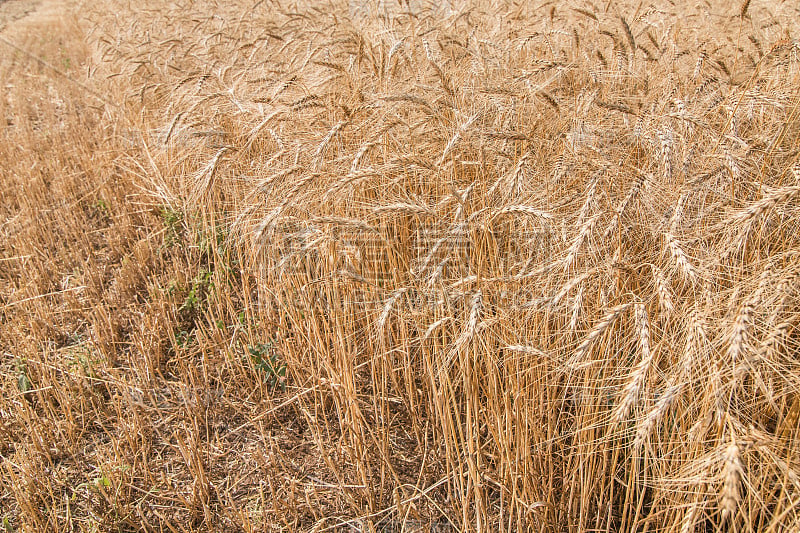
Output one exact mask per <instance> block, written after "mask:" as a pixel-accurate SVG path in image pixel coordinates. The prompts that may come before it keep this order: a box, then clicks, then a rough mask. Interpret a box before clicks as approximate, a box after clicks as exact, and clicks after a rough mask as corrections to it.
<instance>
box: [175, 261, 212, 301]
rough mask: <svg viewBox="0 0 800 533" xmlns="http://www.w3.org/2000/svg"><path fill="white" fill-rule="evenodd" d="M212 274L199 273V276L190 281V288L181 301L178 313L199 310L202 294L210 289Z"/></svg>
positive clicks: (205, 271)
mask: <svg viewBox="0 0 800 533" xmlns="http://www.w3.org/2000/svg"><path fill="white" fill-rule="evenodd" d="M211 276H212V273H211V272H209V271H207V270H202V271H200V274H198V275H197V276H195V277H194V278H193V279H192V286H191V288H190V289H189V294H187V295H186V298H185V299H184V300H183V304H182V305H181V306H180V307H179V308H178V311H194V310H195V309H199V308H200V305H201V304H202V300H203V294H204V293H205V291H206V290H207V289H208V288H209V287H211Z"/></svg>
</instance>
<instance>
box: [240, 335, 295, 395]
mask: <svg viewBox="0 0 800 533" xmlns="http://www.w3.org/2000/svg"><path fill="white" fill-rule="evenodd" d="M248 351H249V352H250V358H251V359H252V361H253V364H254V366H255V368H256V370H257V371H259V372H261V373H263V374H264V380H265V381H266V382H267V384H269V385H270V386H271V387H273V388H274V387H280V389H281V390H285V389H286V363H285V362H284V361H283V360H282V358H281V356H280V353H279V352H278V351H277V350H276V349H275V346H274V344H273V343H271V342H266V343H259V344H256V345H255V346H250V347H248Z"/></svg>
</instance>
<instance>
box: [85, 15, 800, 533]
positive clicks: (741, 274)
mask: <svg viewBox="0 0 800 533" xmlns="http://www.w3.org/2000/svg"><path fill="white" fill-rule="evenodd" d="M453 4H455V2H453ZM793 9H794V8H792V7H790V6H788V5H781V6H770V7H769V9H767V7H765V6H760V5H752V6H744V7H743V8H742V9H741V10H736V11H735V12H730V11H729V9H728V6H727V4H726V3H722V2H718V3H710V4H703V5H702V6H698V7H691V8H690V7H686V6H673V5H672V4H670V3H668V2H653V3H650V4H647V5H645V4H641V5H639V4H637V3H630V4H627V3H622V4H614V5H609V6H608V8H607V9H605V10H604V9H602V8H598V7H592V6H591V5H589V4H586V3H575V4H574V5H572V4H553V3H550V4H548V3H543V4H539V3H512V2H501V1H476V2H471V3H469V4H463V5H453V6H452V9H450V10H448V11H447V12H446V13H442V12H440V11H436V10H433V9H430V10H429V9H425V8H422V7H418V8H415V9H414V10H411V11H409V12H406V13H404V12H402V10H400V11H399V12H398V13H397V14H395V15H394V16H392V17H391V18H388V17H382V18H381V17H379V16H376V15H372V16H371V17H370V16H364V15H363V14H360V13H359V12H357V11H353V10H352V9H350V6H349V5H348V4H347V3H345V2H333V3H317V2H302V1H301V2H288V1H287V2H281V1H266V2H258V3H254V4H248V5H245V6H234V5H231V4H227V3H226V4H225V5H219V4H217V3H215V2H169V3H167V2H162V1H158V0H153V1H150V2H146V3H145V5H144V7H142V6H136V11H135V12H134V11H132V10H131V9H130V7H129V6H127V5H126V4H125V3H113V2H112V3H110V4H101V5H99V6H98V7H95V8H93V9H91V10H90V11H89V12H88V13H87V14H86V16H87V18H88V20H89V21H90V22H91V30H90V31H89V35H88V38H89V41H90V42H91V43H92V44H93V45H94V47H95V48H94V50H95V65H94V68H96V71H95V72H94V75H93V76H94V80H95V83H97V84H98V87H99V90H102V91H105V92H106V93H109V94H115V95H119V97H118V99H117V102H118V104H117V105H116V106H115V107H113V108H109V109H108V110H107V113H108V114H109V117H107V120H113V121H115V122H114V125H115V126H114V127H115V128H118V129H116V130H114V133H115V134H117V135H122V134H123V133H124V134H125V136H126V141H127V142H128V143H129V144H130V146H128V148H127V149H126V150H125V151H124V152H123V153H122V154H121V155H120V156H119V157H118V158H117V160H116V163H115V165H116V167H115V168H116V170H117V171H118V172H121V173H123V174H125V175H127V176H129V177H130V179H132V180H134V181H135V182H136V183H137V187H138V188H139V190H140V191H142V192H141V194H147V195H149V198H150V201H151V202H156V203H158V204H160V205H162V206H167V207H168V208H169V209H170V210H174V211H175V212H179V213H181V214H182V216H183V217H184V220H187V221H192V222H191V223H192V224H193V225H194V228H195V229H194V231H197V232H198V233H200V234H203V235H212V236H213V239H212V240H213V241H214V246H207V245H206V246H205V249H204V250H202V251H201V252H197V251H196V250H192V247H191V246H189V247H188V248H187V250H186V251H185V253H186V255H188V256H191V255H192V254H195V255H194V256H197V255H198V253H199V256H198V257H199V258H198V259H197V260H196V261H199V262H201V263H202V264H203V265H205V266H204V268H206V269H207V271H208V272H209V273H210V275H211V276H212V279H213V282H212V283H210V284H209V285H208V286H204V287H206V288H205V289H204V290H206V291H207V292H208V293H209V297H208V298H207V299H206V305H205V306H203V307H201V308H200V309H197V310H195V311H194V315H193V316H192V321H193V324H194V327H195V329H194V330H193V331H195V334H196V336H197V337H198V338H199V339H201V340H200V342H198V343H197V344H195V345H194V347H193V348H191V349H185V350H183V351H181V350H178V349H177V348H176V349H174V350H165V351H164V353H163V354H160V355H159V357H157V358H156V357H153V356H149V357H148V356H145V359H144V360H145V361H150V363H148V364H146V365H145V364H143V363H140V362H137V359H136V358H137V357H140V356H141V354H138V353H136V352H130V351H129V352H126V351H125V350H124V349H123V350H118V351H119V352H120V353H117V352H116V351H115V349H114V348H113V347H111V348H108V350H109V351H113V352H114V353H115V357H117V358H121V359H123V360H125V358H128V359H129V362H127V363H125V364H126V365H128V366H129V367H130V368H131V369H132V370H134V371H133V372H132V373H131V375H133V376H138V377H139V378H140V380H141V381H140V382H136V384H135V387H136V390H139V391H141V390H144V391H145V392H144V393H141V392H140V393H138V396H137V394H134V392H130V391H128V392H127V396H125V398H127V399H124V398H123V399H124V401H127V402H129V406H130V408H131V410H132V413H134V414H132V415H131V416H129V417H128V419H127V421H126V419H125V417H122V416H118V417H117V418H115V419H114V420H117V422H116V423H117V426H116V429H117V431H118V432H120V435H121V436H117V437H111V438H112V441H114V442H116V440H114V439H119V442H120V443H121V444H120V446H119V448H120V449H124V453H125V454H128V459H126V460H127V464H128V465H129V468H128V469H127V470H125V472H124V474H118V475H119V476H121V477H124V479H125V480H126V481H125V483H122V484H121V486H122V487H123V489H124V490H123V494H127V495H128V496H127V497H128V498H129V500H130V501H129V502H128V503H127V507H125V509H126V512H127V513H129V514H128V515H127V516H128V517H130V516H133V517H138V516H141V517H142V518H144V519H149V520H151V521H152V520H165V518H164V514H163V512H162V513H159V509H160V508H163V506H164V505H165V504H166V503H167V502H169V501H172V502H173V505H176V506H186V507H187V508H190V509H192V510H193V511H194V512H195V519H196V520H197V521H198V523H201V524H205V525H206V527H211V525H212V524H214V523H217V524H219V523H220V522H215V520H219V519H218V517H217V515H219V514H222V515H225V518H226V520H227V521H226V522H225V524H237V526H236V527H240V528H244V529H247V528H251V529H257V528H258V527H262V528H263V529H266V530H269V529H270V527H272V528H275V529H280V528H290V529H308V530H312V529H313V530H337V529H342V528H347V527H350V528H363V529H364V530H368V529H369V528H373V529H375V530H395V529H391V528H396V529H399V528H401V527H404V525H405V527H407V528H410V527H412V525H413V526H414V527H416V525H417V524H435V525H436V526H437V527H440V528H443V527H445V526H448V527H452V528H454V529H455V530H463V531H494V530H504V531H524V530H553V531H562V530H572V531H583V530H587V529H595V530H619V531H627V530H633V529H648V530H653V531H682V532H683V531H686V532H692V531H709V530H717V529H725V528H728V529H730V530H732V531H733V530H742V531H746V530H756V531H762V530H774V531H790V530H793V529H796V528H797V526H798V522H800V513H798V511H797V504H798V501H799V500H798V497H800V479H799V478H798V474H797V472H798V468H800V467H799V466H798V460H797V457H796V455H797V452H798V444H797V443H798V440H797V425H798V417H799V416H800V396H798V393H799V391H798V386H799V385H800V368H798V361H797V357H796V353H797V349H798V347H799V344H800V343H798V330H797V319H798V312H799V311H800V307H798V302H797V298H798V287H800V280H798V279H797V277H798V271H800V257H798V253H800V242H799V241H798V231H797V230H798V224H797V221H798V214H799V213H800V211H799V210H800V166H798V161H797V158H798V147H797V138H798V132H799V130H800V122H798V104H799V103H800V100H798V98H800V84H798V81H799V80H800V78H798V74H800V68H799V67H800V62H798V54H800V45H798V41H797V40H795V39H796V38H797V30H798V28H797V24H796V15H797V13H796V11H793ZM123 21H124V23H123ZM130 132H136V134H135V135H131V134H130ZM187 231H189V230H187ZM206 244H207V243H206ZM201 245H202V243H201ZM201 247H202V246H201ZM194 256H192V257H194ZM189 263H190V264H191V263H192V261H189ZM187 301H188V300H184V301H183V303H181V301H180V300H179V301H176V302H169V301H161V302H159V304H158V305H160V306H162V308H163V310H162V312H163V313H164V316H172V315H173V314H175V313H178V311H180V309H179V308H178V307H179V306H180V307H181V308H184V307H186V302H187ZM170 305H172V308H170V307H169V306H170ZM153 306H154V307H155V304H153ZM176 308H177V310H176ZM178 314H179V313H178ZM147 316H150V315H147ZM153 316H154V317H156V318H158V320H162V319H163V317H161V315H157V314H153ZM159 317H161V318H159ZM156 318H154V319H153V320H156ZM164 320H166V319H164ZM220 324H221V325H222V327H219V326H220ZM229 324H233V326H231V327H228V325H229ZM145 333H146V332H144V331H142V332H141V335H145ZM168 333H169V335H172V336H174V333H172V332H171V331H170V332H168ZM134 337H135V335H134ZM263 338H269V339H272V340H273V342H274V347H273V348H272V349H274V350H275V352H276V353H278V354H279V355H280V358H281V361H282V362H283V363H285V368H286V378H285V381H283V382H282V385H283V386H284V388H281V387H267V386H265V385H264V383H262V382H259V381H258V377H259V376H258V370H257V368H254V367H253V365H252V364H251V363H252V362H251V361H249V360H247V359H244V360H243V359H241V358H238V359H237V358H236V354H237V353H238V352H240V351H241V350H243V349H246V346H248V345H250V346H252V345H253V344H255V343H256V342H257V341H259V340H260V339H263ZM123 340H124V338H123ZM140 344H141V343H140ZM176 344H179V343H178V342H177V341H176V339H174V338H171V345H172V346H173V347H174V346H175V345H176ZM173 352H174V353H173ZM153 360H157V361H156V362H155V363H154V362H152V361H153ZM258 364H263V361H260V360H259V362H258ZM123 366H124V365H123ZM262 368H263V366H262ZM139 369H140V370H139ZM254 376H255V377H254ZM237 383H238V384H240V385H239V388H240V389H241V388H243V389H245V390H237V386H236V384H237ZM165 390H166V391H170V390H171V391H172V392H171V393H170V394H172V395H174V396H169V395H167V394H166V393H165V392H164V391H165ZM179 394H180V395H183V396H180V397H182V398H184V399H183V403H181V401H176V400H175V399H174V398H175V397H178V395H179ZM253 395H255V396H253ZM122 396H124V395H122ZM254 398H255V399H257V401H256V400H254ZM120 401H121V402H122V403H120V405H128V404H125V403H124V401H123V400H120ZM163 405H167V406H168V407H169V409H168V410H167V411H166V412H167V413H168V414H169V416H170V417H183V418H185V420H188V421H190V422H191V423H187V424H186V428H187V429H186V431H187V433H186V434H184V433H181V432H176V433H175V434H173V435H167V436H166V437H164V436H163V429H162V427H163V425H164V424H165V423H166V422H165V421H164V420H160V419H159V417H158V416H159V408H160V406H163ZM176 406H177V408H180V407H181V406H183V407H184V408H185V409H184V410H185V411H187V413H180V411H179V410H176ZM265 406H266V407H265ZM170 409H171V410H170ZM138 410H141V411H142V412H145V413H147V415H146V417H145V418H146V420H144V421H142V420H141V419H140V418H138V417H139V415H135V413H136V412H139V411H138ZM179 413H180V414H179ZM209 413H214V414H213V416H212V415H210V414H209ZM231 413H233V414H231ZM164 416H167V415H166V414H165V415H164ZM142 417H144V415H142ZM226 417H228V418H226ZM112 418H113V417H112ZM168 420H169V419H168ZM214 420H223V421H225V423H221V422H220V423H215V422H214ZM122 422H126V423H122ZM126 424H127V425H126ZM264 424H267V425H266V426H265V425H264ZM282 426H286V427H288V428H289V429H286V430H285V431H287V432H290V433H292V435H293V436H292V438H291V439H289V438H288V437H287V436H286V435H285V434H284V433H281V431H282V430H281V428H282ZM265 427H266V428H267V429H265ZM143 428H145V429H146V431H145V430H144V429H143ZM137 432H138V433H137ZM128 433H133V434H131V435H128ZM126 435H127V437H126ZM286 442H292V443H293V444H294V445H293V447H292V448H290V449H286V448H285V446H284V444H285V443H286ZM225 448H229V449H235V450H239V452H240V453H239V455H238V456H237V457H232V456H231V454H230V452H226V451H225ZM263 448H267V451H264V450H263ZM115 450H116V448H115ZM162 452H163V453H164V456H163V457H162V456H159V457H160V460H158V461H157V460H154V458H153V455H154V454H160V453H162ZM108 453H112V452H108ZM113 453H119V454H122V453H123V452H120V451H114V452H113ZM237 460H238V462H237ZM176 465H180V466H176ZM156 468H162V469H164V470H166V471H168V472H169V474H164V473H163V472H162V473H161V474H158V473H157V472H154V469H156ZM173 468H179V469H180V470H181V471H182V472H184V473H185V474H186V475H187V476H188V478H187V479H188V480H189V481H190V483H189V488H188V489H186V490H181V489H179V488H177V487H174V486H173V485H172V484H169V483H167V484H163V483H162V484H161V485H159V483H158V482H157V481H155V480H154V479H155V477H157V476H159V475H161V476H162V477H163V476H166V477H167V478H170V476H171V475H172V469H173ZM253 472H258V474H259V476H261V479H259V480H258V481H254V480H253V479H252V473H253ZM234 476H239V477H237V480H236V481H233V480H232V479H231V477H234ZM154 485H156V486H160V487H161V488H160V491H161V492H158V491H155V492H148V490H149V488H150V487H152V486H154ZM131 487H134V488H133V489H131ZM170 491H173V492H174V494H175V496H174V497H173V498H172V500H169V499H166V498H167V496H166V495H168V494H172V492H170ZM165 494H166V495H165ZM117 496H119V494H117ZM237 499H244V500H246V501H250V502H255V504H254V505H253V506H251V507H246V508H240V509H239V510H238V512H237V513H235V514H234V513H227V514H226V513H225V508H226V506H230V505H234V502H235V501H236V500H237ZM141 502H146V504H142V503H141ZM150 502H157V503H158V505H155V504H152V505H151V504H150ZM159 506H161V507H159ZM230 527H234V526H230ZM387 528H390V529H387Z"/></svg>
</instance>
